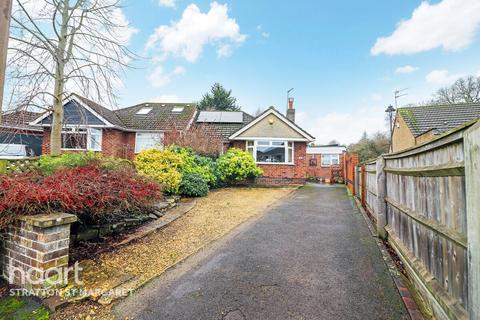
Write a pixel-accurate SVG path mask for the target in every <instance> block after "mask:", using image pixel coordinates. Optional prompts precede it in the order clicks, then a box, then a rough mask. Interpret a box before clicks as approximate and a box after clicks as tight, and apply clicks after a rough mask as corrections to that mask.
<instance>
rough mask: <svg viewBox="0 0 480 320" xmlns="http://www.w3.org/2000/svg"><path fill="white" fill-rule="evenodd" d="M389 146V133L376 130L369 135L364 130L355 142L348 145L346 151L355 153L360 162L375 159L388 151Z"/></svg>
mask: <svg viewBox="0 0 480 320" xmlns="http://www.w3.org/2000/svg"><path fill="white" fill-rule="evenodd" d="M389 148H390V139H389V134H388V133H385V132H377V133H374V134H373V135H371V136H369V135H368V134H367V133H366V132H364V133H363V135H362V137H361V138H360V140H359V141H358V142H357V143H352V144H351V145H349V146H348V151H349V152H353V153H357V154H358V158H359V160H360V162H365V161H367V160H371V159H375V158H376V157H378V156H379V155H381V154H384V153H388V151H389Z"/></svg>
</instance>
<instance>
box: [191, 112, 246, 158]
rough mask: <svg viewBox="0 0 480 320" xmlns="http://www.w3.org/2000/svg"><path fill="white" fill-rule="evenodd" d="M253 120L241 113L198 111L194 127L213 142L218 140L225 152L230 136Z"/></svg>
mask: <svg viewBox="0 0 480 320" xmlns="http://www.w3.org/2000/svg"><path fill="white" fill-rule="evenodd" d="M253 119H254V117H253V116H251V115H249V114H248V113H246V112H243V111H200V112H198V113H197V116H196V118H195V126H196V127H197V128H199V129H200V130H202V131H203V132H204V133H205V134H206V135H207V136H208V137H210V138H212V140H213V141H217V140H220V141H221V143H222V149H223V151H225V150H226V149H228V148H229V146H230V140H229V138H230V136H231V135H232V134H234V133H235V132H237V131H238V130H240V129H241V128H243V127H244V126H245V125H247V124H248V123H250V122H251V121H252V120H253Z"/></svg>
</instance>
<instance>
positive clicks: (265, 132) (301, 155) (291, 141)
mask: <svg viewBox="0 0 480 320" xmlns="http://www.w3.org/2000/svg"><path fill="white" fill-rule="evenodd" d="M228 139H229V141H230V143H229V145H230V147H236V148H240V149H243V150H247V151H248V152H250V153H251V154H252V156H253V158H254V159H255V161H256V163H257V164H258V165H259V166H260V167H261V168H262V170H263V172H264V174H263V176H262V177H259V178H257V182H258V183H260V184H303V183H305V180H306V178H307V166H308V163H307V144H308V143H310V142H313V141H314V140H315V138H314V137H313V136H311V135H310V134H309V133H308V132H306V131H305V130H303V129H302V128H300V127H299V126H298V125H297V124H295V109H294V108H293V99H291V100H290V101H289V106H288V109H287V116H284V115H283V114H281V113H280V112H279V111H278V110H277V109H275V108H274V107H270V108H268V109H267V110H266V111H265V112H263V113H262V114H260V115H259V116H257V117H256V118H255V119H253V120H252V121H251V122H249V123H248V124H246V125H245V126H243V127H242V128H241V129H239V130H238V131H236V132H235V133H233V134H232V135H231V136H230V137H229V138H228Z"/></svg>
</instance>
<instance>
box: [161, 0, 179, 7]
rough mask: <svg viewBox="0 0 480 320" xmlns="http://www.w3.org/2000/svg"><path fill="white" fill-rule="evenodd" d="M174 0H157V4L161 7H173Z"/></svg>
mask: <svg viewBox="0 0 480 320" xmlns="http://www.w3.org/2000/svg"><path fill="white" fill-rule="evenodd" d="M175 1H176V0H159V1H158V4H159V5H160V6H162V7H168V8H175Z"/></svg>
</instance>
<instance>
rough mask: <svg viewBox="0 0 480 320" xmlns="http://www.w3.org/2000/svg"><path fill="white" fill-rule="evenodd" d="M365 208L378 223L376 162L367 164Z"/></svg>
mask: <svg viewBox="0 0 480 320" xmlns="http://www.w3.org/2000/svg"><path fill="white" fill-rule="evenodd" d="M364 194H365V206H366V209H367V210H368V212H369V213H370V214H371V215H372V217H373V219H374V220H375V221H377V176H376V162H369V163H367V164H365V193H364Z"/></svg>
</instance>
